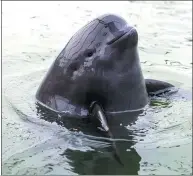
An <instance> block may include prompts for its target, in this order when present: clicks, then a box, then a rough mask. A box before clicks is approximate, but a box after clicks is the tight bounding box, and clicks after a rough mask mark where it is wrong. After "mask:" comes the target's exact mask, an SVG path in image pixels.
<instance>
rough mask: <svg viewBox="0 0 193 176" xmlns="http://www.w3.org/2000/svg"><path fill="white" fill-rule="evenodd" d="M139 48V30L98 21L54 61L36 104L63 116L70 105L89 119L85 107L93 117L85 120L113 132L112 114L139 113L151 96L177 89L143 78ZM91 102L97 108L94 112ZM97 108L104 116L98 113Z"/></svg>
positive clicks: (117, 21)
mask: <svg viewBox="0 0 193 176" xmlns="http://www.w3.org/2000/svg"><path fill="white" fill-rule="evenodd" d="M137 46H138V33H137V30H136V29H135V28H134V27H133V26H130V25H129V24H128V23H127V22H126V21H125V20H124V19H123V18H121V17H119V16H116V15H112V14H108V15H103V16H100V17H98V18H96V19H94V20H93V21H91V22H90V23H88V24H87V25H85V26H84V27H83V28H81V29H80V30H79V31H78V32H77V33H76V34H75V35H74V36H73V37H72V38H71V39H70V40H69V42H68V43H67V45H66V46H65V48H64V49H63V50H62V52H61V53H60V54H59V56H58V57H57V58H56V60H55V61H54V63H53V64H52V66H51V68H50V69H49V71H48V73H47V75H46V76H45V78H44V80H43V82H42V84H41V85H40V87H39V89H38V91H37V93H36V99H37V102H38V103H39V104H40V105H42V106H44V108H48V109H50V110H51V111H55V112H57V113H59V114H63V115H65V114H67V113H66V111H71V109H70V108H71V105H72V106H73V107H75V113H72V116H76V117H85V116H84V115H81V109H85V110H87V111H88V112H89V114H90V116H87V115H89V114H88V113H87V114H86V117H92V118H91V119H93V117H94V119H95V121H96V120H97V121H98V122H99V124H100V125H99V126H101V128H102V130H103V131H106V132H107V133H108V134H111V132H110V130H109V129H110V128H109V126H108V123H106V122H105V121H107V119H108V117H110V114H115V113H118V114H120V113H123V112H129V111H141V110H142V109H143V108H144V107H145V106H146V105H147V104H148V94H149V95H150V94H152V93H154V92H159V91H160V90H167V89H168V88H170V87H173V85H171V84H169V83H166V82H162V81H158V80H150V79H148V80H145V79H144V77H143V74H142V70H141V66H140V60H139V55H138V47H137ZM93 102H97V104H95V107H94V108H93V107H92V108H91V106H90V105H91V104H92V103H93ZM98 105H99V106H98ZM99 107H102V109H103V111H104V112H105V115H104V116H101V115H99V114H98V113H97V112H96V111H97V110H98V111H100V108H99ZM93 114H95V115H93ZM108 114H109V116H108ZM106 116H108V117H106ZM101 119H103V120H102V121H101ZM120 120H121V119H120ZM93 121H94V120H93ZM104 122H105V123H104ZM105 125H106V127H107V129H108V130H107V129H105V128H104V126H105ZM109 136H110V137H112V136H111V135H109Z"/></svg>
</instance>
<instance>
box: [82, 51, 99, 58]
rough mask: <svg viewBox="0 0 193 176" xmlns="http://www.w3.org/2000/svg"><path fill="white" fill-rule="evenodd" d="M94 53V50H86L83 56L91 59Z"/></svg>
mask: <svg viewBox="0 0 193 176" xmlns="http://www.w3.org/2000/svg"><path fill="white" fill-rule="evenodd" d="M95 51H96V50H95V49H87V50H86V51H85V54H84V55H85V56H86V57H92V56H93V54H94V52H95Z"/></svg>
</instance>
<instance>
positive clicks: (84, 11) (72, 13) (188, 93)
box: [2, 1, 192, 175]
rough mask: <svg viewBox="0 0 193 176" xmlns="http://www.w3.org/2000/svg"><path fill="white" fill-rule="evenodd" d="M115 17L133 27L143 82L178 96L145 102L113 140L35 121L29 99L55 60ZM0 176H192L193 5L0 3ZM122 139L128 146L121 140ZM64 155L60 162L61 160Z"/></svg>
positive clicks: (51, 2)
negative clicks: (169, 87) (89, 26)
mask: <svg viewBox="0 0 193 176" xmlns="http://www.w3.org/2000/svg"><path fill="white" fill-rule="evenodd" d="M104 13H115V14H118V15H120V16H122V17H123V18H125V19H126V20H127V21H128V22H129V23H130V24H132V25H135V26H136V28H137V30H138V33H139V52H140V53H139V54H140V59H141V64H142V68H143V72H144V76H145V77H146V78H154V79H155V78H156V79H160V80H163V81H168V82H170V83H172V84H174V85H175V86H177V87H178V88H180V89H179V92H178V93H176V94H173V95H170V96H166V97H162V98H156V99H152V100H151V106H149V107H147V110H146V111H145V113H144V114H141V115H140V116H139V118H136V119H135V120H134V121H132V122H131V123H129V124H127V125H128V126H127V132H126V136H127V137H126V138H124V139H125V140H118V139H117V148H118V149H119V152H120V157H121V159H122V161H123V162H124V165H125V166H124V167H122V166H121V165H120V164H119V163H117V162H116V161H115V159H114V158H113V157H112V152H111V148H112V143H111V141H109V140H108V138H103V137H102V136H100V135H99V136H98V137H96V136H94V135H91V134H90V135H89V134H87V135H86V134H84V133H83V132H81V131H79V132H74V131H70V130H68V129H66V128H65V127H63V126H61V125H58V124H56V123H49V122H47V121H45V120H41V119H40V118H39V117H38V116H37V114H36V108H35V104H34V102H35V97H34V95H35V93H36V90H37V88H38V86H39V84H40V82H41V80H42V78H43V76H44V75H45V73H46V72H47V70H48V68H49V67H50V65H51V63H52V62H53V60H54V59H55V58H56V56H57V55H58V54H59V52H60V51H61V50H62V48H63V47H64V45H65V44H66V42H67V41H68V40H69V39H70V37H71V36H72V35H73V34H74V33H75V32H76V31H77V30H78V29H79V28H81V27H82V26H83V25H85V24H86V23H87V22H88V21H90V20H92V19H93V18H95V17H97V16H99V15H102V14H104ZM2 27H3V28H2V30H3V36H2V37H3V60H2V65H3V70H2V71H3V77H2V81H3V85H2V86H3V88H2V103H3V104H2V133H3V134H2V161H3V163H2V164H3V166H2V173H3V174H14V175H17V174H18V175H20V174H24V175H32V174H37V175H44V174H49V175H57V174H58V175H68V174H120V175H121V174H127V175H128V174H139V175H147V174H156V175H163V174H167V175H169V174H176V175H179V174H191V173H192V118H191V117H192V79H191V77H192V2H191V1H189V2H188V1H186V2H183V1H181V2H180V1H158V2H140V1H138V2H133V1H132V2H127V1H122V2H115V1H114V2H75V1H74V2H54V1H49V2H5V1H4V2H3V26H2ZM126 139H127V140H126ZM61 154H62V155H61Z"/></svg>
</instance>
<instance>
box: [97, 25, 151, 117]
mask: <svg viewBox="0 0 193 176" xmlns="http://www.w3.org/2000/svg"><path fill="white" fill-rule="evenodd" d="M125 31H128V32H126V33H124V34H123V35H122V36H121V37H118V38H117V39H116V40H113V42H112V41H111V42H110V44H109V47H110V49H109V51H111V54H108V51H106V54H105V57H106V58H104V59H101V61H100V62H101V65H102V67H103V69H101V70H102V72H103V73H102V74H101V76H102V77H103V79H105V80H107V82H108V86H106V88H105V89H106V91H105V90H104V92H105V93H106V94H105V95H104V96H105V97H106V105H105V111H107V112H110V113H116V112H123V111H135V110H141V109H142V108H144V107H145V105H147V103H148V95H147V92H146V86H145V80H144V77H143V74H142V70H141V66H140V60H139V55H138V48H137V43H138V34H137V31H136V30H135V29H134V28H132V29H131V28H130V29H127V30H125ZM112 50H113V52H112ZM107 56H109V57H107ZM103 62H104V64H103ZM105 64H106V65H105ZM101 65H100V66H101ZM107 67H108V68H107Z"/></svg>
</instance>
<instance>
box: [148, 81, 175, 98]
mask: <svg viewBox="0 0 193 176" xmlns="http://www.w3.org/2000/svg"><path fill="white" fill-rule="evenodd" d="M145 84H146V90H147V93H148V95H150V96H151V95H160V94H163V93H166V92H169V91H171V88H174V87H175V86H174V85H172V84H170V83H168V82H165V81H159V80H155V79H145Z"/></svg>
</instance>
